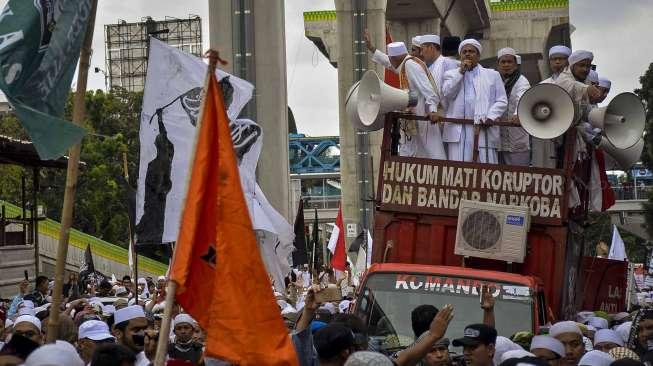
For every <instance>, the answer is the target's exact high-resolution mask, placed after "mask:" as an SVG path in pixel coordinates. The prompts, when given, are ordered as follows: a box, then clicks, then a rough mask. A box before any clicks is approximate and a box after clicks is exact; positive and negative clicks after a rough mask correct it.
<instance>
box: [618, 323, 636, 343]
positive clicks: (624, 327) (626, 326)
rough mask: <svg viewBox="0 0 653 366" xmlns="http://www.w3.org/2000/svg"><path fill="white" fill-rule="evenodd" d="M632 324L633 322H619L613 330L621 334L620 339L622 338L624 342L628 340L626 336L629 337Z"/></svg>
mask: <svg viewBox="0 0 653 366" xmlns="http://www.w3.org/2000/svg"><path fill="white" fill-rule="evenodd" d="M632 325H633V322H625V323H623V324H619V326H618V327H617V329H616V330H615V331H616V332H617V334H619V335H620V336H621V339H623V341H624V343H625V342H628V337H630V329H631V328H632Z"/></svg>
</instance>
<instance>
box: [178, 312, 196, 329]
mask: <svg viewBox="0 0 653 366" xmlns="http://www.w3.org/2000/svg"><path fill="white" fill-rule="evenodd" d="M181 323H188V324H190V325H191V326H192V327H195V326H196V325H197V322H196V321H195V319H193V317H191V316H190V315H188V314H186V313H181V314H179V315H177V316H176V317H175V320H174V321H173V328H174V327H176V326H177V325H179V324H181Z"/></svg>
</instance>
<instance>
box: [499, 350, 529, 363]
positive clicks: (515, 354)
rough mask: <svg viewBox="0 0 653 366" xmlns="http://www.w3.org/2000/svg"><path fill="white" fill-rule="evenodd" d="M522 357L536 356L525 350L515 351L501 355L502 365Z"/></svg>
mask: <svg viewBox="0 0 653 366" xmlns="http://www.w3.org/2000/svg"><path fill="white" fill-rule="evenodd" d="M522 357H535V355H534V354H532V353H530V352H528V351H526V350H525V349H515V350H511V351H508V352H506V353H504V354H503V355H501V363H503V362H505V361H506V360H510V359H513V358H522Z"/></svg>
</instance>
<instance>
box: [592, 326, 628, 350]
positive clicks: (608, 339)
mask: <svg viewBox="0 0 653 366" xmlns="http://www.w3.org/2000/svg"><path fill="white" fill-rule="evenodd" d="M599 343H614V344H618V345H619V346H622V347H623V345H624V340H623V339H621V336H620V335H619V334H618V333H617V332H615V331H614V330H612V329H600V330H599V331H598V332H596V334H594V346H596V345H597V344H599Z"/></svg>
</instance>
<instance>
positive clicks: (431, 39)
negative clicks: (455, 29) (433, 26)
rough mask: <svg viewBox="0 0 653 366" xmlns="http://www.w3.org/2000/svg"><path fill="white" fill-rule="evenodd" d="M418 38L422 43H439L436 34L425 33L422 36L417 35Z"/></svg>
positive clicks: (438, 37)
mask: <svg viewBox="0 0 653 366" xmlns="http://www.w3.org/2000/svg"><path fill="white" fill-rule="evenodd" d="M419 40H420V41H421V42H422V44H424V43H435V44H437V45H439V44H440V36H436V35H435V34H425V35H423V36H419Z"/></svg>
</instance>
